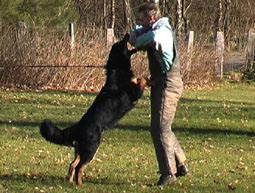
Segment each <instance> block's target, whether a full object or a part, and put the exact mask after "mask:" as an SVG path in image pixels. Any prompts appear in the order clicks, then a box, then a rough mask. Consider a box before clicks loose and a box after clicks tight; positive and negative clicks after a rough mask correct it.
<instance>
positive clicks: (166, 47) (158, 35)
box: [130, 17, 174, 73]
mask: <svg viewBox="0 0 255 193" xmlns="http://www.w3.org/2000/svg"><path fill="white" fill-rule="evenodd" d="M171 30H172V27H171V26H170V24H169V21H168V18H166V17H163V18H161V19H159V20H158V21H156V22H155V23H154V24H153V25H152V26H151V29H150V30H149V31H147V32H146V29H145V28H144V27H142V26H140V25H137V26H136V27H135V29H134V30H133V31H132V32H131V39H130V43H131V44H133V45H134V46H135V47H136V48H137V49H141V48H143V47H146V46H147V45H148V44H150V43H152V42H154V43H155V45H156V49H157V50H158V51H159V52H160V53H161V54H162V59H163V61H164V65H163V66H161V70H162V72H163V73H167V72H169V71H170V70H171V67H172V65H173V60H174V51H173V36H172V32H171ZM134 34H135V35H134Z"/></svg>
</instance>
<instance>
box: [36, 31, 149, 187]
mask: <svg viewBox="0 0 255 193" xmlns="http://www.w3.org/2000/svg"><path fill="white" fill-rule="evenodd" d="M128 40H129V34H126V35H125V37H124V38H123V39H122V40H121V41H119V42H117V43H115V44H113V46H112V48H111V51H110V54H109V57H108V61H107V64H106V67H105V68H106V76H107V77H106V82H105V84H104V86H103V87H102V89H101V91H100V92H99V94H98V95H97V97H96V99H95V100H94V102H93V104H92V105H91V106H90V108H89V109H88V110H87V112H86V113H85V114H84V115H83V117H82V118H81V119H80V121H79V122H78V123H76V124H74V125H73V126H71V127H69V128H66V129H64V130H61V129H59V128H58V127H56V126H55V125H54V124H53V123H52V121H51V120H44V121H43V122H42V123H41V126H40V133H41V135H42V136H43V137H44V138H45V139H46V140H47V141H49V142H52V143H55V144H58V145H65V146H71V147H74V148H75V159H74V160H73V162H72V163H71V164H70V167H69V182H70V183H72V182H73V179H74V176H75V180H76V184H78V185H82V183H83V182H82V176H83V172H84V169H85V167H86V165H87V164H88V163H89V162H91V161H92V160H93V158H94V156H95V154H96V152H97V150H98V148H99V145H100V141H101V135H102V132H103V131H104V130H105V129H107V128H110V127H112V126H114V125H115V124H116V123H117V121H119V120H120V119H121V118H122V117H123V116H124V115H125V114H126V113H127V112H128V111H130V110H131V109H132V108H133V107H134V106H135V104H136V103H137V101H138V99H139V98H141V96H142V95H143V91H144V88H145V87H146V85H147V83H148V80H147V79H146V78H141V79H135V78H134V76H133V71H132V70H131V55H132V54H134V53H136V50H135V49H132V50H129V49H128V46H127V43H128Z"/></svg>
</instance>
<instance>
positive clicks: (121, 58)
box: [106, 33, 137, 71]
mask: <svg viewBox="0 0 255 193" xmlns="http://www.w3.org/2000/svg"><path fill="white" fill-rule="evenodd" d="M128 40H129V34H128V33H127V34H126V35H125V36H124V38H123V39H122V40H121V41H119V42H116V43H115V44H113V46H112V49H111V51H110V54H109V58H108V61H107V64H106V69H107V70H123V71H129V70H130V68H131V62H130V58H131V55H132V54H134V53H136V52H137V50H136V49H132V50H129V49H128V46H127V43H128Z"/></svg>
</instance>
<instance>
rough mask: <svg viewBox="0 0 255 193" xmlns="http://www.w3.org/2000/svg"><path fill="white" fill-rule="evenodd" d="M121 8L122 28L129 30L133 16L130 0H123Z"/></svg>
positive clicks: (132, 23) (131, 26) (132, 22)
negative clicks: (122, 16)
mask: <svg viewBox="0 0 255 193" xmlns="http://www.w3.org/2000/svg"><path fill="white" fill-rule="evenodd" d="M123 9H124V18H123V20H124V28H125V30H126V31H130V30H131V29H132V28H133V25H134V18H133V15H132V11H131V7H130V0H123Z"/></svg>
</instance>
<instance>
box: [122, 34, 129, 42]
mask: <svg viewBox="0 0 255 193" xmlns="http://www.w3.org/2000/svg"><path fill="white" fill-rule="evenodd" d="M129 37H130V35H129V33H126V34H125V36H124V38H123V40H122V41H124V42H128V40H129Z"/></svg>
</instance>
